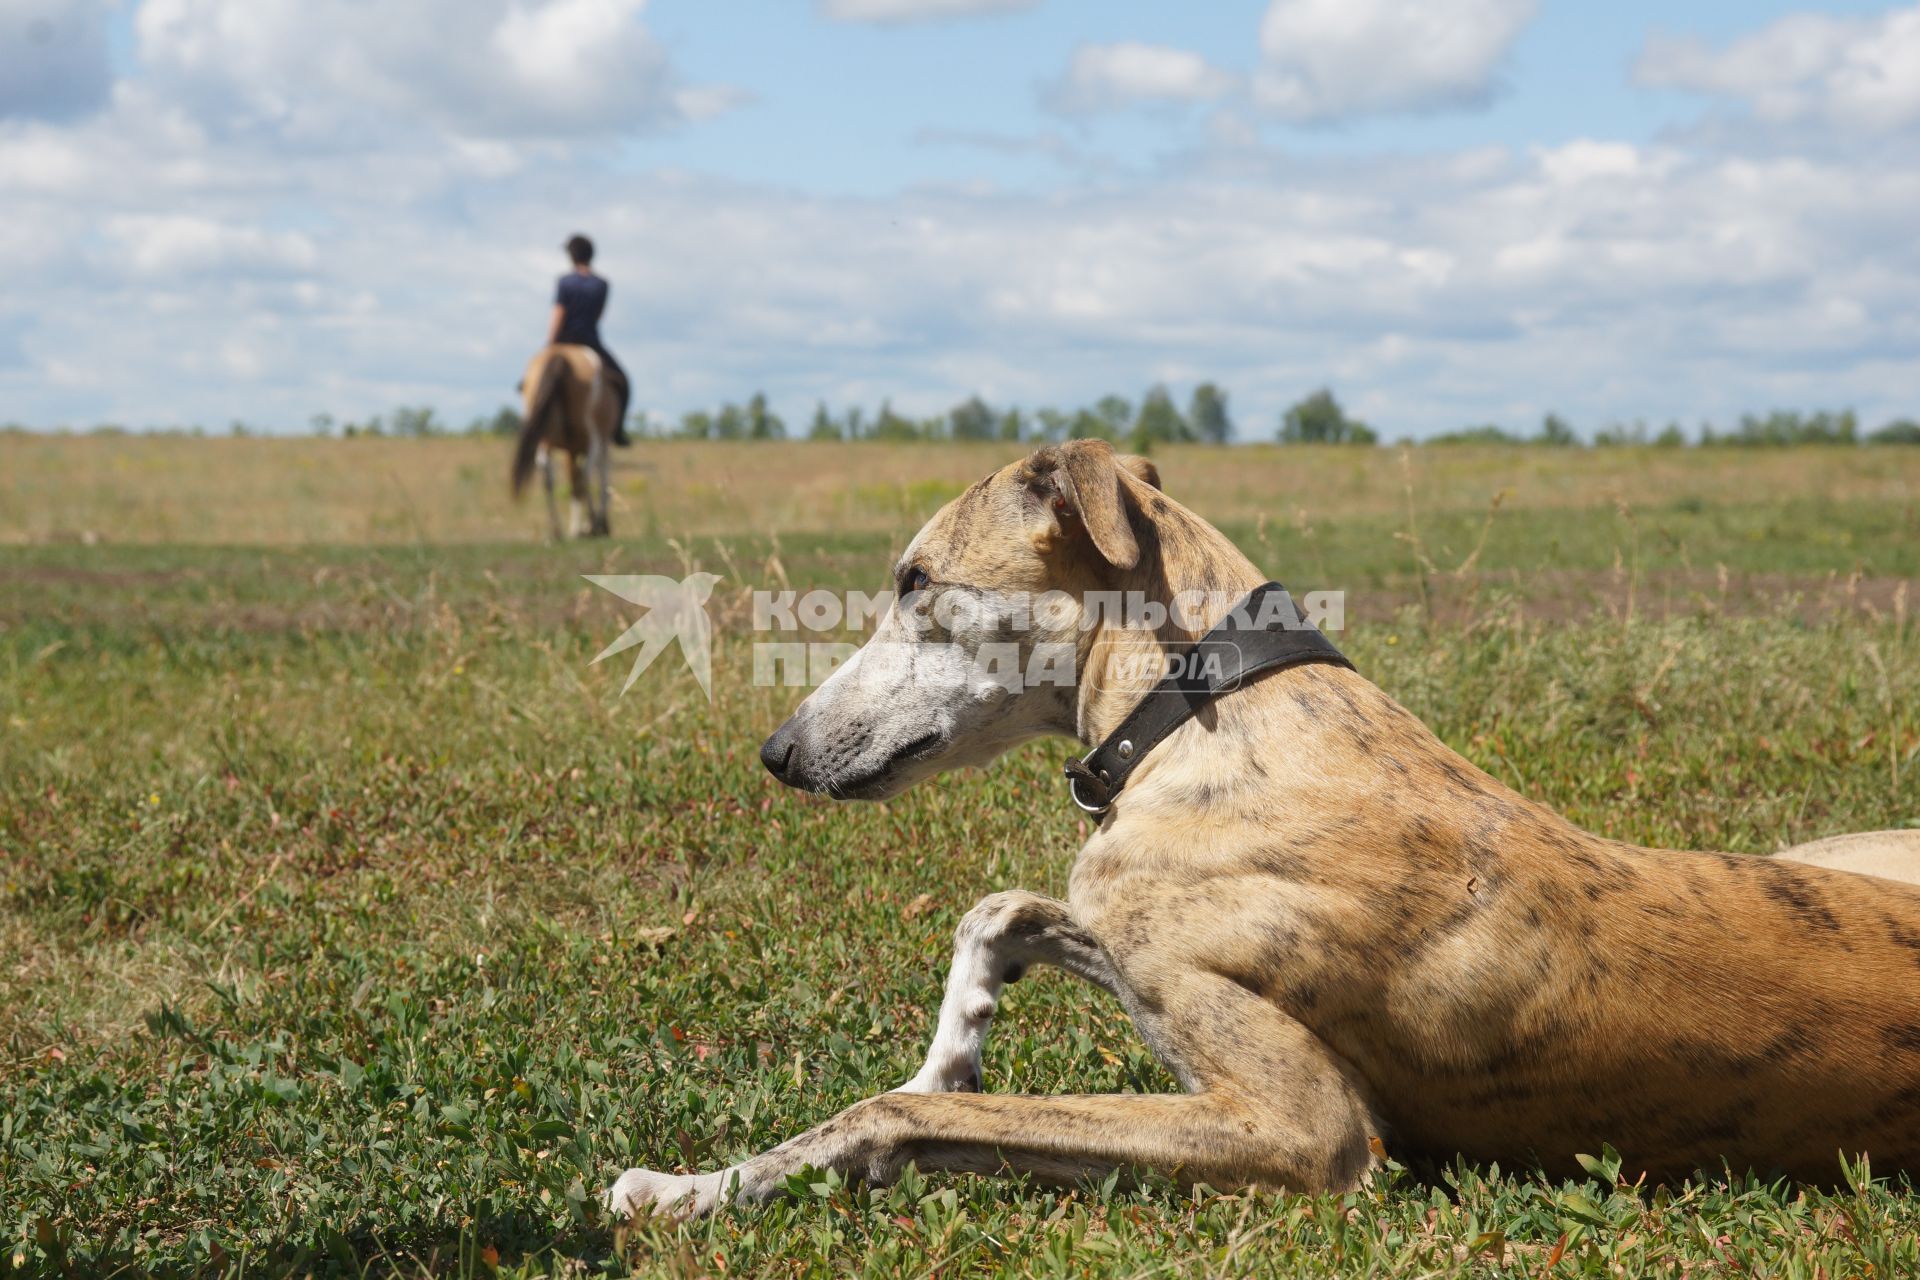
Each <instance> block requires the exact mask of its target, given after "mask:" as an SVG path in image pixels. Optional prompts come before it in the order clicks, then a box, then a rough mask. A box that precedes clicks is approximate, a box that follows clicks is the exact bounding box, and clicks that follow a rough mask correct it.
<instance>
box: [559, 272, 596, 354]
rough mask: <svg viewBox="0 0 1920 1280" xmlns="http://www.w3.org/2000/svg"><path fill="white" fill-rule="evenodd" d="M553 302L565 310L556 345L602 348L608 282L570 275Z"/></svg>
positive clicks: (568, 273)
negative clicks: (601, 328) (603, 314)
mask: <svg viewBox="0 0 1920 1280" xmlns="http://www.w3.org/2000/svg"><path fill="white" fill-rule="evenodd" d="M553 300H554V301H555V302H557V303H559V304H560V306H561V307H563V308H564V309H565V313H566V314H565V316H564V318H562V320H561V321H560V335H559V337H557V338H555V339H554V341H556V342H577V343H579V344H580V345H582V346H587V347H597V346H599V345H600V313H601V312H602V311H605V310H606V309H607V282H606V281H605V280H602V279H601V278H600V277H599V276H589V275H582V274H581V273H580V272H578V271H569V272H567V274H565V275H563V276H561V277H560V287H559V289H558V290H557V291H556V292H555V294H554V298H553Z"/></svg>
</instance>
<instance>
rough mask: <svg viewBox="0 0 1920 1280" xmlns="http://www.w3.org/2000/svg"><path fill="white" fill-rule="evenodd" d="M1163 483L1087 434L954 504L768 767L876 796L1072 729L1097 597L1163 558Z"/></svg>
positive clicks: (805, 785) (789, 779)
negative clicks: (1157, 524) (1089, 617)
mask: <svg viewBox="0 0 1920 1280" xmlns="http://www.w3.org/2000/svg"><path fill="white" fill-rule="evenodd" d="M1159 483H1160V478H1159V475H1158V473H1157V472H1156V471H1155V470H1154V467H1153V464H1152V463H1150V462H1148V461H1147V460H1146V459H1144V458H1134V457H1125V456H1120V455H1117V454H1115V453H1114V451H1113V448H1112V446H1110V445H1108V444H1107V443H1106V442H1105V441H1099V440H1076V441H1073V442H1071V443H1068V444H1063V445H1057V446H1048V447H1046V448H1043V449H1040V450H1039V451H1037V452H1035V453H1034V454H1033V455H1032V456H1030V457H1028V458H1026V459H1024V460H1023V461H1020V462H1016V463H1013V464H1011V465H1009V466H1007V467H1003V468H1002V469H1000V470H999V471H996V472H995V473H994V474H992V475H990V476H988V477H987V478H986V479H985V480H982V481H981V482H980V483H978V484H976V485H974V486H973V487H972V488H970V489H968V490H967V491H966V492H965V493H963V494H961V495H960V496H959V497H957V498H955V499H954V500H953V501H952V502H949V503H948V504H947V505H946V506H945V507H943V508H941V510H940V511H939V513H938V514H936V515H935V516H934V517H933V519H931V520H929V521H928V522H927V524H926V527H925V528H923V529H921V530H920V532H919V534H917V535H916V536H915V537H914V539H913V542H912V544H911V545H909V546H908V547H907V550H906V552H905V554H903V555H902V556H901V557H900V559H899V561H898V563H896V564H895V565H894V599H893V602H892V605H891V606H890V607H889V608H888V610H887V613H886V615H885V616H884V617H883V618H882V619H881V620H880V623H879V626H878V627H877V628H876V629H875V631H874V634H873V636H872V638H871V639H869V640H868V642H867V643H866V644H865V645H864V646H863V647H862V648H861V649H860V651H859V652H858V653H856V654H855V655H854V656H853V657H852V658H850V659H848V660H847V662H845V663H844V664H843V665H842V666H841V667H840V669H839V670H837V671H835V672H834V673H833V675H832V676H831V677H830V678H828V679H827V680H826V682H825V683H823V684H822V685H821V686H820V687H819V688H818V689H815V690H814V691H813V693H812V695H811V696H809V697H808V698H807V699H806V701H804V702H802V703H801V704H800V706H799V708H798V709H797V710H795V711H794V713H793V715H792V716H790V717H788V719H787V721H786V723H785V724H782V725H781V726H780V727H779V728H778V729H777V730H775V731H774V733H773V736H772V737H770V738H768V739H767V741H766V743H765V745H763V746H762V747H761V749H760V759H761V760H762V762H764V763H765V764H766V766H767V768H768V769H769V770H770V771H771V772H772V773H773V775H774V776H775V777H776V778H779V779H780V780H781V781H782V782H784V783H786V784H788V785H789V786H794V787H799V788H801V789H803V790H807V791H821V792H825V793H827V794H829V795H832V796H835V797H838V798H842V799H863V800H878V799H884V798H886V797H888V796H892V795H897V794H899V793H900V792H902V791H904V790H906V789H907V788H908V787H910V786H912V785H913V784H914V783H915V782H918V781H920V780H921V779H922V778H927V777H931V776H932V775H934V774H936V773H940V772H944V771H945V770H948V769H952V768H956V767H959V766H962V765H981V764H985V763H987V762H988V761H990V760H992V759H993V758H994V757H995V756H998V755H999V754H1001V753H1002V752H1004V751H1006V750H1007V749H1008V748H1009V747H1012V746H1014V745H1015V744H1017V743H1020V742H1023V741H1025V740H1027V739H1029V738H1034V737H1038V736H1040V735H1042V734H1047V733H1066V734H1072V733H1073V732H1074V731H1075V701H1076V689H1075V673H1076V671H1077V669H1078V665H1079V663H1080V660H1081V659H1082V658H1083V657H1084V655H1085V644H1086V642H1087V628H1086V627H1085V626H1084V625H1083V619H1084V616H1085V615H1084V612H1083V610H1084V608H1085V601H1086V598H1087V596H1088V594H1089V593H1091V592H1095V591H1100V590H1106V589H1112V588H1114V587H1115V586H1117V585H1118V584H1119V583H1120V582H1122V581H1124V580H1127V576H1128V575H1129V574H1131V573H1133V572H1134V571H1135V570H1136V569H1137V568H1138V567H1139V566H1140V564H1141V561H1142V558H1143V555H1146V554H1148V553H1149V552H1151V550H1152V544H1153V540H1154V536H1155V535H1154V527H1153V523H1152V520H1151V517H1150V515H1149V513H1148V510H1147V507H1148V504H1149V503H1152V502H1156V501H1158V499H1157V497H1156V495H1155V490H1156V489H1158V487H1159ZM1143 542H1144V543H1145V544H1147V545H1146V548H1145V550H1143Z"/></svg>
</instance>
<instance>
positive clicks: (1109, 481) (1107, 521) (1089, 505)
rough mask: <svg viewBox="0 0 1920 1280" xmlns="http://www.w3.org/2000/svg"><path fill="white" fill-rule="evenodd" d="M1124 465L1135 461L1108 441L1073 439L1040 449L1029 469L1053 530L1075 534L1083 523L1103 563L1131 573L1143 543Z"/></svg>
mask: <svg viewBox="0 0 1920 1280" xmlns="http://www.w3.org/2000/svg"><path fill="white" fill-rule="evenodd" d="M1123 461H1131V460H1123V459H1121V458H1119V457H1118V456H1116V455H1115V453H1114V452H1113V446H1112V445H1110V444H1108V443H1107V442H1106V441H1105V440H1070V441H1068V442H1067V443H1066V444H1062V445H1049V446H1048V447H1046V448H1044V449H1041V450H1039V451H1038V452H1036V453H1035V454H1034V455H1033V456H1032V457H1031V458H1029V459H1027V465H1026V469H1025V470H1026V476H1027V479H1028V483H1029V485H1030V486H1031V487H1032V490H1033V492H1034V493H1035V494H1036V495H1037V497H1038V498H1039V500H1040V501H1042V502H1044V503H1046V504H1047V506H1048V507H1049V511H1048V512H1047V516H1048V519H1049V524H1050V526H1051V530H1050V531H1051V532H1053V533H1056V534H1060V535H1070V534H1071V532H1072V530H1073V526H1075V525H1079V526H1080V527H1081V528H1083V529H1085V530H1086V534H1087V538H1088V540H1089V541H1091V542H1092V543H1093V547H1094V550H1096V551H1098V552H1099V553H1100V558H1101V559H1103V560H1105V561H1106V562H1107V563H1108V564H1110V565H1112V566H1113V567H1114V568H1116V569H1131V568H1133V567H1134V566H1135V565H1137V564H1139V563H1140V543H1139V540H1138V539H1137V538H1135V537H1134V536H1133V522H1132V520H1131V519H1130V518H1129V513H1128V506H1129V503H1128V500H1127V492H1126V486H1127V483H1128V477H1123V476H1122V475H1121V463H1122V462H1123ZM1139 461H1141V462H1144V461H1145V459H1139ZM1148 467H1149V470H1151V464H1148ZM1128 469H1129V470H1130V471H1131V470H1132V468H1128ZM1135 474H1137V472H1136V473H1135ZM1156 478H1158V477H1157V476H1156Z"/></svg>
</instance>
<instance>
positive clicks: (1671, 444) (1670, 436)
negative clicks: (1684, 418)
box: [1653, 422, 1687, 449]
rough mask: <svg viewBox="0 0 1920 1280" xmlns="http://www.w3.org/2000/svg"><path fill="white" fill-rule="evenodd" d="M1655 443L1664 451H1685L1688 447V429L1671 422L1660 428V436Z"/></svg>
mask: <svg viewBox="0 0 1920 1280" xmlns="http://www.w3.org/2000/svg"><path fill="white" fill-rule="evenodd" d="M1653 443H1654V444H1655V445H1656V446H1658V447H1659V448H1662V449H1684V448H1686V447H1687V429H1686V428H1685V427H1683V426H1681V425H1680V424H1679V423H1677V422H1669V423H1668V424H1667V425H1666V426H1664V427H1662V428H1660V434H1659V435H1657V436H1655V437H1654V438H1653Z"/></svg>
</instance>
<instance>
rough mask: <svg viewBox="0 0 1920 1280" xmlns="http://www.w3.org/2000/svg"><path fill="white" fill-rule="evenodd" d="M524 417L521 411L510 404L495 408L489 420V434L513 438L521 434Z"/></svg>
mask: <svg viewBox="0 0 1920 1280" xmlns="http://www.w3.org/2000/svg"><path fill="white" fill-rule="evenodd" d="M523 423H524V419H522V418H521V416H520V411H519V410H518V409H516V408H514V407H513V406H512V405H510V404H503V405H501V406H500V407H499V408H498V409H496V410H494V414H493V417H492V418H490V419H488V420H487V434H488V435H494V436H506V437H508V438H512V437H514V436H518V435H519V434H520V428H521V426H522V425H523Z"/></svg>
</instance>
